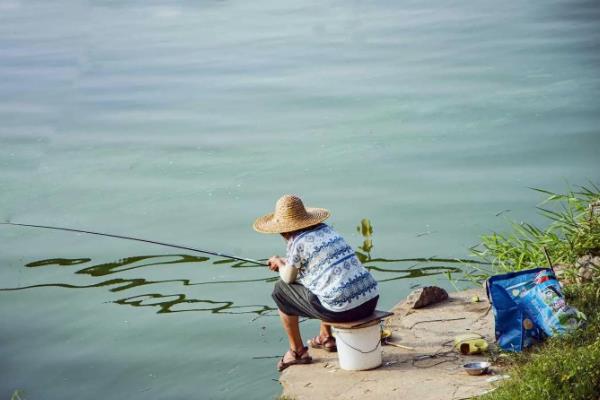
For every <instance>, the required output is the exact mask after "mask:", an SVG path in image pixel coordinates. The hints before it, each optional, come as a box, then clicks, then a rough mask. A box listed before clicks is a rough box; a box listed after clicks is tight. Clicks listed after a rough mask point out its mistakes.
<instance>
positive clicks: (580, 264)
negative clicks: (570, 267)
mask: <svg viewBox="0 0 600 400" xmlns="http://www.w3.org/2000/svg"><path fill="white" fill-rule="evenodd" d="M575 266H576V267H577V268H578V269H577V281H578V282H580V283H585V282H590V281H592V280H593V278H594V276H595V275H597V274H598V271H599V270H600V256H595V257H592V255H591V254H587V255H585V256H582V257H579V258H578V259H577V262H576V263H575Z"/></svg>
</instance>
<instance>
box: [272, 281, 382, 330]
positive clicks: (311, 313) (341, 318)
mask: <svg viewBox="0 0 600 400" xmlns="http://www.w3.org/2000/svg"><path fill="white" fill-rule="evenodd" d="M271 296H272V297H273V300H275V303H276V304H277V308H278V309H279V310H281V311H282V312H283V313H284V314H287V315H297V316H299V317H306V318H314V319H320V320H321V321H328V322H349V321H356V320H359V319H362V318H365V317H368V316H369V315H371V314H373V311H375V307H376V306H377V300H379V296H376V297H374V298H372V299H371V300H369V301H367V302H365V303H363V304H361V305H359V306H358V307H355V308H352V309H350V310H346V311H341V312H335V311H331V310H328V309H326V308H325V307H323V305H322V304H321V302H320V301H319V298H318V297H317V296H316V295H315V294H314V293H312V292H311V291H310V290H308V289H307V288H305V287H304V286H302V285H300V284H299V283H290V284H288V283H285V282H284V281H282V280H281V279H280V280H278V281H277V282H276V283H275V288H274V289H273V294H272V295H271Z"/></svg>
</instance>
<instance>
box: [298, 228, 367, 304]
mask: <svg viewBox="0 0 600 400" xmlns="http://www.w3.org/2000/svg"><path fill="white" fill-rule="evenodd" d="M287 265H289V266H291V267H294V268H298V276H297V278H296V282H298V283H300V284H301V285H303V286H304V287H306V288H307V289H308V290H310V291H311V292H312V293H314V294H315V295H316V296H317V297H318V298H319V300H320V301H321V304H322V305H323V307H325V308H326V309H328V310H331V311H335V312H340V311H346V310H350V309H352V308H355V307H358V306H359V305H361V304H363V303H365V302H367V301H368V300H371V299H372V298H374V297H375V296H377V295H378V294H379V288H378V286H377V281H376V280H375V278H373V275H371V273H370V272H369V271H368V270H367V269H366V268H365V267H364V266H363V265H362V264H361V263H360V261H359V260H358V258H357V257H356V253H355V252H354V249H353V248H352V247H350V246H349V245H348V244H347V243H346V241H345V240H344V239H343V238H342V237H341V236H340V235H339V234H337V233H336V232H335V231H334V230H333V229H331V227H329V226H328V225H326V224H319V225H317V226H316V227H315V228H314V229H311V230H307V231H303V232H301V233H299V234H298V235H297V236H296V237H294V238H293V239H291V240H289V241H288V246H287Z"/></svg>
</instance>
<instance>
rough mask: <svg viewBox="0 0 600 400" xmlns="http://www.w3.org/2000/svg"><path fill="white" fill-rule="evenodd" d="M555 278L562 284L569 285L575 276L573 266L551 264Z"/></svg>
mask: <svg viewBox="0 0 600 400" xmlns="http://www.w3.org/2000/svg"><path fill="white" fill-rule="evenodd" d="M552 269H554V273H555V274H556V279H558V281H559V282H560V283H561V284H563V285H571V284H572V283H574V282H573V280H572V278H573V277H574V276H575V267H574V266H573V265H569V264H555V265H553V266H552Z"/></svg>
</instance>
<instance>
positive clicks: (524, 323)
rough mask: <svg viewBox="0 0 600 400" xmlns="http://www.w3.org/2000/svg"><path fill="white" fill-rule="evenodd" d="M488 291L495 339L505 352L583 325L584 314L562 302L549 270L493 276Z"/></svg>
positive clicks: (551, 272)
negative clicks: (493, 318)
mask: <svg viewBox="0 0 600 400" xmlns="http://www.w3.org/2000/svg"><path fill="white" fill-rule="evenodd" d="M487 292H488V298H489V300H490V303H491V304H492V310H493V312H494V317H495V325H496V340H497V341H498V345H499V346H500V347H501V348H502V349H504V350H508V351H521V350H523V349H524V348H526V347H529V346H530V345H532V344H533V343H535V342H537V341H540V340H543V339H544V337H545V336H553V335H555V334H563V333H569V332H572V331H574V330H575V329H578V328H579V327H581V326H582V325H583V324H584V323H585V315H583V313H581V312H579V311H577V309H575V308H573V307H570V306H569V305H567V303H566V302H565V299H564V296H563V294H562V291H561V288H560V284H559V283H558V280H557V279H556V276H555V275H554V271H553V270H551V269H549V268H536V269H531V270H525V271H518V272H511V273H508V274H503V275H496V276H493V277H491V278H490V279H488V281H487Z"/></svg>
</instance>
